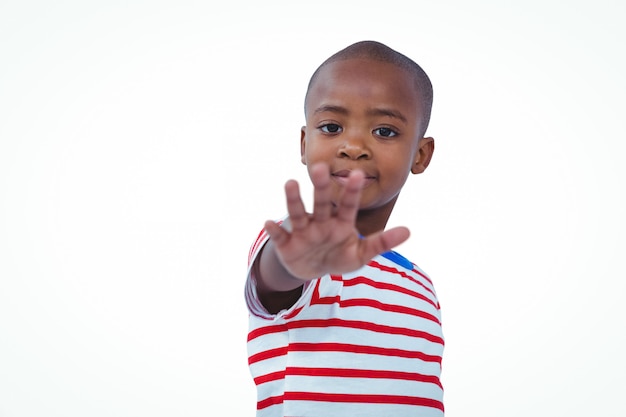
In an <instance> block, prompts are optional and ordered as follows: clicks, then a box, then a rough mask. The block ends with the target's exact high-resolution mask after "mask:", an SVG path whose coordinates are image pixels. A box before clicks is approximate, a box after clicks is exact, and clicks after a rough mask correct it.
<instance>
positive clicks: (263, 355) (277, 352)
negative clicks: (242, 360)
mask: <svg viewBox="0 0 626 417" xmlns="http://www.w3.org/2000/svg"><path fill="white" fill-rule="evenodd" d="M286 354H287V346H281V347H279V348H276V349H268V350H264V351H263V352H259V353H255V354H254V355H250V356H249V357H248V365H252V364H253V363H256V362H260V361H264V360H265V359H271V358H275V357H277V356H284V355H286Z"/></svg>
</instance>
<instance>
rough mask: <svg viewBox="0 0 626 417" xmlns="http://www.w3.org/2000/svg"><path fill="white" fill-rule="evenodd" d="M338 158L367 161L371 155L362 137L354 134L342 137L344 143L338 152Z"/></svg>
mask: <svg viewBox="0 0 626 417" xmlns="http://www.w3.org/2000/svg"><path fill="white" fill-rule="evenodd" d="M338 156H339V157H340V158H350V159H353V160H355V161H356V160H358V159H369V158H370V157H371V156H372V155H371V152H370V150H369V148H368V147H367V143H366V139H365V138H364V137H363V135H360V134H355V135H346V136H345V137H344V142H343V143H342V144H341V146H340V147H339V150H338Z"/></svg>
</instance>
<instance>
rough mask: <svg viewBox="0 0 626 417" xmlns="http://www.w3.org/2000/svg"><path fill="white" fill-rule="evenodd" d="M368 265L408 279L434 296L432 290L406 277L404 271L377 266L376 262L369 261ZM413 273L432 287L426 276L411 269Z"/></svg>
mask: <svg viewBox="0 0 626 417" xmlns="http://www.w3.org/2000/svg"><path fill="white" fill-rule="evenodd" d="M368 265H369V266H371V267H373V268H378V269H380V270H381V271H385V272H391V273H393V274H397V275H400V276H402V277H404V278H408V279H410V280H411V281H413V282H414V283H416V284H418V285H421V286H422V287H424V289H425V290H426V291H428V292H429V293H431V294H432V295H435V293H434V292H433V290H431V289H430V288H428V287H427V286H425V285H424V284H423V283H421V282H419V281H418V280H416V279H415V278H413V277H412V276H410V275H408V274H407V273H406V272H404V271H400V270H398V269H396V268H392V267H390V266H386V265H383V264H379V263H378V262H376V261H370V262H369V263H368ZM413 272H415V273H416V274H418V275H419V276H420V277H422V278H424V279H425V280H426V281H428V283H429V284H431V285H432V281H431V280H430V279H429V278H428V277H427V276H426V275H424V274H422V273H421V272H419V271H418V270H417V269H413Z"/></svg>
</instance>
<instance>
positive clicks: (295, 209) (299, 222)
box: [285, 180, 309, 230]
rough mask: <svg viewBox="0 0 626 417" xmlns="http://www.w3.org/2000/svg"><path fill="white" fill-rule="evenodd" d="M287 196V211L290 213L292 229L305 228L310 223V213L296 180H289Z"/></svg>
mask: <svg viewBox="0 0 626 417" xmlns="http://www.w3.org/2000/svg"><path fill="white" fill-rule="evenodd" d="M285 197H286V198H287V213H289V220H290V221H291V227H292V230H301V229H303V228H305V227H306V226H307V225H308V224H309V215H308V214H307V212H306V210H305V209H304V203H303V202H302V198H301V197H300V187H299V185H298V183H297V182H296V181H294V180H289V181H287V183H286V184H285Z"/></svg>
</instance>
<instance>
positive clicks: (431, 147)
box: [411, 138, 435, 174]
mask: <svg viewBox="0 0 626 417" xmlns="http://www.w3.org/2000/svg"><path fill="white" fill-rule="evenodd" d="M434 152H435V139H433V138H422V139H420V141H419V143H418V144H417V152H416V153H415V161H414V162H413V165H412V166H411V172H412V173H413V174H421V173H422V172H424V171H425V170H426V168H428V164H430V160H431V158H432V157H433V153H434Z"/></svg>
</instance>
